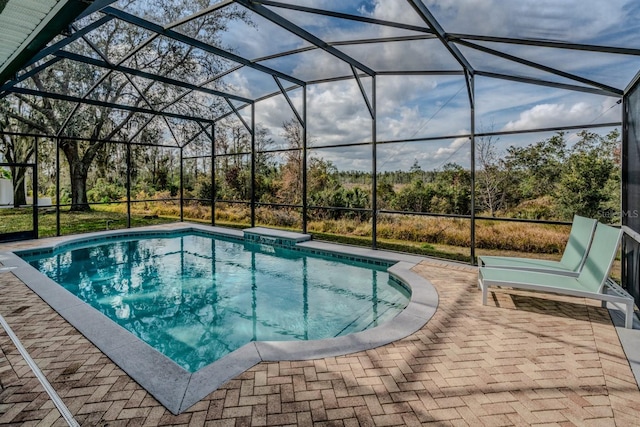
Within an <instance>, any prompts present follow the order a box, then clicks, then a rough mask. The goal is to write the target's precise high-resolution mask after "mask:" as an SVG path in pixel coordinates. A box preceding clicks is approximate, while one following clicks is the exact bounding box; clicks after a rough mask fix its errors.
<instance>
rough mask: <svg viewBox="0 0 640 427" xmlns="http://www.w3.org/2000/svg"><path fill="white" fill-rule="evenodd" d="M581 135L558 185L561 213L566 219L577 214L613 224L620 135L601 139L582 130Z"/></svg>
mask: <svg viewBox="0 0 640 427" xmlns="http://www.w3.org/2000/svg"><path fill="white" fill-rule="evenodd" d="M578 136H579V137H580V140H579V141H578V142H577V143H576V144H575V145H574V146H573V147H572V149H571V151H570V154H569V156H568V158H567V160H566V162H565V164H564V168H563V173H562V175H561V177H560V180H559V181H558V183H557V184H556V186H555V191H554V197H555V199H556V201H557V204H558V210H559V213H560V215H561V216H562V217H563V218H564V219H567V220H569V219H571V217H572V216H573V215H574V214H576V213H577V214H580V215H583V216H587V217H590V218H597V219H598V220H600V221H602V222H610V221H611V220H612V219H614V218H613V217H614V216H615V214H617V212H618V210H619V196H618V194H619V185H620V170H619V159H617V158H616V156H617V153H619V151H618V147H619V145H620V139H619V137H620V134H619V132H618V131H617V130H615V131H612V132H610V133H609V134H608V135H606V136H605V137H602V136H600V135H598V134H595V133H592V132H588V131H582V132H580V133H578ZM612 189H615V191H612Z"/></svg>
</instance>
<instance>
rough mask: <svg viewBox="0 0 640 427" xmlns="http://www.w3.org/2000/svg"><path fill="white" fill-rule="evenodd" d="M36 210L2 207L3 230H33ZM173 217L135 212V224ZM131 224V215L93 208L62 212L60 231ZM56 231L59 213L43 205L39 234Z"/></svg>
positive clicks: (71, 232)
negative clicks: (129, 221)
mask: <svg viewBox="0 0 640 427" xmlns="http://www.w3.org/2000/svg"><path fill="white" fill-rule="evenodd" d="M32 212H33V211H32V210H31V209H28V208H20V209H0V233H12V232H16V231H29V230H31V229H32V227H33V223H32V221H33V213H32ZM174 221H176V219H175V218H170V217H160V216H159V217H145V216H143V215H139V216H138V215H135V216H134V215H132V217H131V225H132V226H137V227H141V226H145V225H155V224H164V223H167V222H174ZM107 223H108V228H109V229H111V230H115V229H121V228H126V227H127V215H126V214H123V213H119V212H107V211H101V210H95V209H94V210H92V211H89V212H69V211H68V210H65V211H61V212H60V234H61V235H68V234H79V233H89V232H92V231H103V230H106V229H107ZM55 235H56V213H55V211H53V210H51V209H47V210H44V209H41V210H40V215H39V216H38V236H39V237H51V236H55Z"/></svg>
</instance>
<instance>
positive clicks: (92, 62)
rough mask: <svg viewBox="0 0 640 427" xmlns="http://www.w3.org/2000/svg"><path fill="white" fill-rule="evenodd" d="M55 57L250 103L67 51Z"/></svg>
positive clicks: (214, 91) (248, 100) (213, 90)
mask: <svg viewBox="0 0 640 427" xmlns="http://www.w3.org/2000/svg"><path fill="white" fill-rule="evenodd" d="M56 56H59V57H62V58H67V59H70V60H72V61H77V62H82V63H84V64H89V65H94V66H96V67H100V68H106V69H109V70H114V71H119V72H121V73H125V74H130V75H133V76H137V77H143V78H145V79H149V80H153V81H157V82H162V83H166V84H170V85H173V86H177V87H182V88H185V89H190V90H191V91H194V92H202V93H206V94H209V95H214V96H219V97H222V98H229V99H235V100H237V101H240V102H252V100H251V99H249V98H244V97H242V96H237V95H232V94H230V93H226V92H221V91H219V90H215V89H207V88H205V87H201V86H198V85H194V84H191V83H186V82H184V81H182V80H176V79H172V78H170V77H165V76H161V75H159V74H153V73H148V72H146V71H140V70H138V69H136V68H131V67H124V66H122V65H115V64H110V63H108V62H106V61H101V60H99V59H95V58H91V57H88V56H84V55H79V54H77V53H71V52H67V51H60V52H57V53H56Z"/></svg>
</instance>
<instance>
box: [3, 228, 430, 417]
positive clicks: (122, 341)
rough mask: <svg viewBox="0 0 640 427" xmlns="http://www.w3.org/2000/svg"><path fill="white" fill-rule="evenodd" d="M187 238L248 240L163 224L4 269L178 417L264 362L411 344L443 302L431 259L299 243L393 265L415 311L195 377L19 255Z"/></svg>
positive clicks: (257, 347) (263, 349)
mask: <svg viewBox="0 0 640 427" xmlns="http://www.w3.org/2000/svg"><path fill="white" fill-rule="evenodd" d="M265 230H266V231H265ZM189 231H198V232H205V233H211V234H214V235H220V236H224V237H231V238H235V239H242V238H243V236H244V234H243V231H242V230H236V229H229V228H223V227H215V226H206V225H200V224H193V223H174V224H164V225H161V226H149V227H141V228H136V229H123V230H111V231H101V232H96V233H88V234H83V235H73V236H68V237H62V238H56V239H55V241H54V242H53V243H47V242H43V244H42V245H36V246H33V247H31V248H29V249H19V250H18V249H16V250H14V251H12V252H0V262H2V264H3V266H4V267H7V268H9V269H11V272H12V273H13V274H14V275H15V276H16V277H17V278H19V279H20V280H21V281H22V282H23V283H25V284H26V285H27V286H28V287H29V288H30V289H31V290H33V291H34V292H35V293H36V294H37V295H39V296H40V298H42V299H43V300H44V301H45V302H46V303H47V304H49V306H51V307H52V308H53V309H54V310H55V311H56V312H57V313H58V314H60V315H61V316H62V317H63V318H64V319H65V320H67V321H68V322H69V323H70V324H71V325H72V326H73V327H75V328H76V329H77V330H78V331H79V332H80V333H82V334H83V335H84V336H85V337H86V338H87V339H88V340H89V341H91V342H92V343H93V344H94V345H95V346H96V347H98V349H100V350H101V351H102V352H103V353H104V354H105V355H106V356H107V357H109V358H110V359H111V360H112V361H113V362H114V363H115V364H116V365H118V366H119V367H120V368H121V369H122V370H123V371H124V372H126V373H127V374H128V375H129V376H130V377H131V378H133V379H134V380H135V381H136V382H138V384H140V386H142V387H143V388H144V389H146V390H147V391H148V392H149V393H150V394H151V395H153V396H154V397H155V398H156V399H157V400H158V401H159V402H160V403H161V404H162V405H163V406H165V407H166V408H167V409H168V410H169V411H171V412H172V413H174V414H179V413H181V412H183V411H185V410H187V409H188V408H189V407H191V406H192V405H194V404H195V403H197V402H198V401H200V400H201V399H202V398H204V397H205V396H207V395H208V394H209V393H211V392H213V391H215V390H216V389H217V388H218V387H220V386H222V385H223V384H224V383H226V382H227V381H229V380H230V379H232V378H234V377H235V376H237V375H239V374H241V373H243V372H244V371H246V370H247V369H250V368H251V367H253V366H254V365H256V364H258V363H260V362H262V361H264V362H273V361H281V360H309V359H318V358H323V357H332V356H339V355H345V354H350V353H355V352H358V351H363V350H368V349H371V348H376V347H379V346H382V345H385V344H389V343H391V342H393V341H397V340H399V339H402V338H405V337H407V336H409V335H411V334H412V333H414V332H416V331H418V330H419V329H420V328H422V327H423V326H424V325H425V324H426V323H427V321H429V319H430V318H431V317H432V316H433V314H434V313H435V311H436V309H437V307H438V294H437V292H436V290H435V288H434V286H433V285H432V284H431V283H430V282H429V281H428V280H426V279H425V278H423V277H422V276H420V275H418V274H417V273H414V272H413V271H411V269H412V268H413V267H414V266H415V265H417V264H419V263H420V262H422V261H424V260H425V258H422V257H418V256H413V255H408V254H401V253H395V252H388V251H381V250H373V249H367V248H362V247H352V246H346V245H338V244H333V243H328V242H316V241H313V240H307V241H301V242H300V243H295V245H293V246H292V247H291V248H292V249H299V250H302V251H311V252H324V253H330V254H334V255H337V256H340V255H344V258H348V259H353V258H357V259H360V260H363V261H365V262H372V263H380V262H389V263H395V264H394V265H392V266H391V267H389V269H388V272H389V274H390V276H392V277H394V278H395V279H397V280H399V281H400V282H402V283H403V284H405V285H406V286H408V287H409V288H410V289H411V299H410V301H409V304H408V305H407V307H406V308H405V309H404V310H403V311H402V312H401V313H400V314H398V315H397V316H396V317H395V318H393V319H391V320H389V321H388V322H385V323H384V324H382V325H379V326H376V327H374V328H371V329H368V330H365V331H362V332H357V333H353V334H349V335H346V336H341V337H336V338H327V339H322V340H313V341H256V342H250V343H247V344H245V345H244V346H242V347H241V348H239V349H237V350H235V351H233V352H231V353H229V354H227V355H226V356H224V357H222V358H221V359H219V360H217V361H215V362H213V363H211V364H209V365H207V366H205V367H203V368H202V369H200V370H198V371H196V372H194V373H191V372H188V371H186V370H185V369H183V368H182V367H180V366H178V365H177V364H176V363H175V362H173V361H172V360H171V359H169V358H168V357H167V356H165V355H163V354H162V353H160V352H159V351H157V350H155V349H154V348H153V347H151V346H150V345H149V344H147V343H145V342H144V341H142V340H141V339H139V338H138V337H136V336H135V335H133V334H132V333H131V332H129V331H127V330H126V329H125V328H123V327H122V326H120V325H118V324H117V323H115V322H113V321H112V320H111V319H109V318H108V317H106V316H105V315H104V314H102V313H101V312H99V311H98V310H96V309H95V308H93V307H91V306H90V305H89V304H87V303H85V302H83V301H82V300H80V299H79V298H78V297H76V296H75V295H73V294H72V293H71V292H69V291H67V290H66V289H65V288H64V287H62V286H60V285H58V284H57V283H56V282H54V281H53V280H51V279H49V278H48V277H46V276H45V275H43V274H41V273H40V272H39V271H37V270H36V269H35V268H33V267H32V266H31V265H29V264H28V263H27V262H26V261H24V260H23V259H22V258H20V257H19V256H18V255H16V253H15V252H17V253H20V252H31V251H32V250H38V249H40V250H54V249H55V248H57V247H59V246H61V245H68V244H73V243H81V242H85V241H87V240H92V239H100V238H104V237H107V236H109V237H111V236H115V237H118V236H120V237H122V236H129V235H140V236H143V235H150V234H160V235H162V234H172V233H180V232H189ZM261 231H264V232H268V231H272V232H273V234H274V235H276V236H281V237H282V236H286V238H289V237H294V238H295V236H291V232H286V231H281V230H271V229H262V230H261ZM283 233H286V234H283Z"/></svg>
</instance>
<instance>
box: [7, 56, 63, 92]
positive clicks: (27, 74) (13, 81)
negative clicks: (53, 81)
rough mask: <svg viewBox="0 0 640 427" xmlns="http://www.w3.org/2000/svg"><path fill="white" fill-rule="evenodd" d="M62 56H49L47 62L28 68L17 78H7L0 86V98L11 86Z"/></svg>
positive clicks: (50, 64) (59, 59) (33, 74)
mask: <svg viewBox="0 0 640 427" xmlns="http://www.w3.org/2000/svg"><path fill="white" fill-rule="evenodd" d="M61 60H62V58H56V57H54V58H51V59H50V60H48V61H47V62H45V63H43V64H40V65H38V66H37V67H34V68H32V69H30V70H29V71H27V72H25V73H22V74H20V75H19V76H18V77H17V78H15V79H14V80H9V81H8V82H7V83H6V84H4V85H2V87H0V98H3V97H4V96H6V94H7V93H8V92H5V91H10V90H11V88H12V87H13V86H15V85H16V84H18V83H20V82H22V81H25V80H27V79H28V78H31V77H33V76H35V75H36V74H38V73H39V72H40V71H42V70H44V69H46V68H48V67H50V66H52V65H53V64H55V63H56V62H58V61H61Z"/></svg>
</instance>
